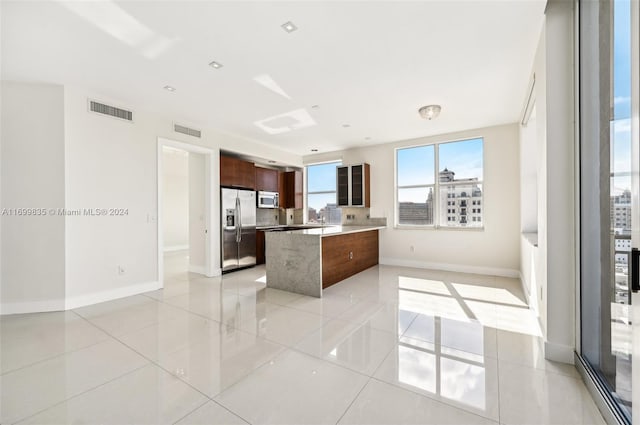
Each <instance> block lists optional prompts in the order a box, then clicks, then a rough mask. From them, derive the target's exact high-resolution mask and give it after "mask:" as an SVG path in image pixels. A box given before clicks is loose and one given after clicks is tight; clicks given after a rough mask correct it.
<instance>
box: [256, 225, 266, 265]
mask: <svg viewBox="0 0 640 425" xmlns="http://www.w3.org/2000/svg"><path fill="white" fill-rule="evenodd" d="M264 252H265V240H264V231H263V230H257V231H256V264H264V263H265V253H264Z"/></svg>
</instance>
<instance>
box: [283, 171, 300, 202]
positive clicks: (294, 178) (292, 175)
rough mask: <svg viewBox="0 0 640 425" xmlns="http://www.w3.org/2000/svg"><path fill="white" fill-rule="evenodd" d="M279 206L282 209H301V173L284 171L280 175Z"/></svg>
mask: <svg viewBox="0 0 640 425" xmlns="http://www.w3.org/2000/svg"><path fill="white" fill-rule="evenodd" d="M279 186H280V190H279V192H280V206H281V207H282V208H302V197H303V196H304V193H303V188H302V172H301V171H284V172H282V173H280V184H279Z"/></svg>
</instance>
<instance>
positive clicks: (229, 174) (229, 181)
mask: <svg viewBox="0 0 640 425" xmlns="http://www.w3.org/2000/svg"><path fill="white" fill-rule="evenodd" d="M220 186H228V187H241V188H245V189H253V190H256V170H255V165H254V164H253V162H249V161H243V160H242V159H238V158H234V157H231V156H226V155H220Z"/></svg>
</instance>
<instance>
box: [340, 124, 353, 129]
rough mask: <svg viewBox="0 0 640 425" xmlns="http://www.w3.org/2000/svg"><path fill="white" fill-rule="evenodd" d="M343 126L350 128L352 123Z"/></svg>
mask: <svg viewBox="0 0 640 425" xmlns="http://www.w3.org/2000/svg"><path fill="white" fill-rule="evenodd" d="M342 126H343V127H344V128H349V127H351V124H342Z"/></svg>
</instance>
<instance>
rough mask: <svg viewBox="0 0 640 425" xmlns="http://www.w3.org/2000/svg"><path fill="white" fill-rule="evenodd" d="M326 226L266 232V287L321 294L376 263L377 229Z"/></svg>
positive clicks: (376, 227) (305, 293) (315, 294)
mask: <svg viewBox="0 0 640 425" xmlns="http://www.w3.org/2000/svg"><path fill="white" fill-rule="evenodd" d="M384 228H385V226H326V227H321V228H313V229H301V230H288V231H279V232H266V233H265V242H266V268H267V287H269V288H275V289H281V290H284V291H289V292H295V293H298V294H303V295H309V296H312V297H318V298H320V297H322V290H323V289H324V288H326V287H328V286H331V285H333V284H334V283H337V282H339V281H341V280H343V279H346V278H347V277H349V276H352V275H354V274H356V273H359V272H361V271H362V270H365V269H368V268H369V267H372V266H374V265H376V264H378V230H380V229H384Z"/></svg>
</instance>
